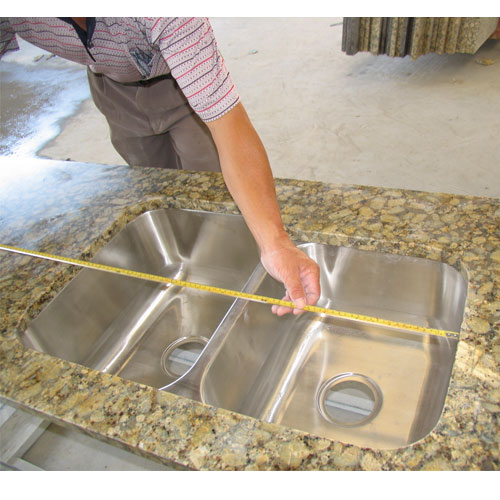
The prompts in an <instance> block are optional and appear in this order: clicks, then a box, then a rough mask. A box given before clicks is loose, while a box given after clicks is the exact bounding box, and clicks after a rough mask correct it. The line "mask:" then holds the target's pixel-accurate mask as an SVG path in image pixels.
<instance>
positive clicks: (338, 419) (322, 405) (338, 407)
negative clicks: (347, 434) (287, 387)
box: [318, 373, 382, 427]
mask: <svg viewBox="0 0 500 500" xmlns="http://www.w3.org/2000/svg"><path fill="white" fill-rule="evenodd" d="M318 406H319V409H320V412H321V414H322V416H323V417H324V418H325V419H326V420H328V421H329V422H331V423H334V424H338V425H343V426H347V427H353V426H359V425H364V424H366V423H368V422H369V421H371V420H372V419H373V418H375V416H376V415H377V414H378V412H379V410H380V407H381V406H382V392H381V390H380V388H379V387H378V385H377V384H376V383H375V382H374V381H373V380H371V379H370V378H368V377H366V376H364V375H359V374H356V373H342V374H340V375H337V376H336V377H334V378H332V379H330V380H328V381H326V382H325V383H324V384H323V386H322V387H321V389H320V391H319V393H318Z"/></svg>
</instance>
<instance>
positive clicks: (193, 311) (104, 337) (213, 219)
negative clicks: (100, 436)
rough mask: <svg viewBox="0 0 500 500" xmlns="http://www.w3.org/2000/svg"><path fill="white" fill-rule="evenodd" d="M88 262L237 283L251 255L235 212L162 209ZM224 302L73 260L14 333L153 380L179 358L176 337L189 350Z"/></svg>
mask: <svg viewBox="0 0 500 500" xmlns="http://www.w3.org/2000/svg"><path fill="white" fill-rule="evenodd" d="M228 242H230V244H228ZM94 261H96V262H99V263H101V264H107V265H111V266H116V267H122V268H126V269H132V270H135V271H140V272H144V273H150V274H159V275H163V276H167V277H169V278H176V279H180V280H183V281H193V282H197V283H202V284H207V285H208V284H210V285H214V286H219V287H222V288H232V287H236V288H241V287H242V286H243V284H244V283H245V282H246V280H247V279H248V277H249V276H250V274H251V273H252V270H253V269H254V267H255V266H256V264H257V263H258V261H259V254H258V249H257V245H256V244H255V242H254V240H253V238H252V236H251V233H250V232H249V231H248V229H247V227H246V226H245V224H243V223H242V220H241V217H239V216H233V215H221V214H211V213H206V212H196V211H188V210H173V209H171V210H156V211H153V212H148V213H146V214H143V215H142V216H140V217H138V218H137V219H135V220H134V221H133V222H131V223H130V224H128V225H127V226H126V227H125V228H124V229H123V230H122V231H121V232H120V233H119V234H118V235H117V236H116V237H115V238H113V240H112V241H111V242H110V243H108V245H107V246H106V247H105V248H103V249H102V250H101V251H100V252H99V253H98V254H97V256H96V258H95V259H94ZM231 302H232V299H231V298H230V297H224V296H220V295H214V294H211V295H209V296H207V295H206V294H205V293H203V292H201V291H198V290H193V289H182V288H179V287H173V286H170V285H164V284H158V283H154V282H148V281H143V280H140V279H135V278H130V277H126V276H120V275H116V274H110V273H106V272H101V271H96V270H93V269H83V270H82V271H80V272H79V274H78V275H77V276H76V277H75V279H74V280H72V282H71V283H69V284H68V286H67V287H66V288H65V289H64V290H63V291H62V292H61V293H60V294H59V295H58V296H57V297H56V298H55V299H54V300H53V301H52V302H51V303H50V304H49V305H48V306H47V308H46V309H45V310H44V311H42V313H41V314H40V315H39V316H38V317H37V318H36V319H35V320H34V321H33V322H32V323H31V324H30V326H29V328H28V329H27V331H26V333H25V336H24V338H23V339H22V340H23V342H24V343H25V344H26V345H27V346H30V347H34V348H35V349H38V350H41V351H44V352H47V353H49V354H52V355H54V356H57V357H60V358H63V359H67V360H69V361H74V362H76V363H80V364H83V365H85V366H89V367H91V368H95V369H97V370H101V371H105V372H107V373H113V374H120V376H122V377H124V378H127V379H130V380H134V381H136V382H140V383H144V384H148V385H151V386H153V387H161V386H163V385H165V384H167V383H170V382H172V381H173V380H175V378H178V376H179V375H180V374H182V373H181V372H180V369H181V364H179V362H176V361H175V360H174V359H173V358H171V357H170V355H172V356H173V357H178V353H179V349H177V350H176V346H178V347H181V346H182V344H180V343H179V340H180V339H183V338H188V339H190V340H191V342H185V343H184V344H183V345H184V346H185V347H189V351H190V352H191V353H194V352H198V353H199V351H200V348H203V347H204V345H205V344H206V341H207V340H208V339H209V338H210V337H211V335H212V334H213V332H214V331H215V329H216V327H217V325H218V324H219V323H220V321H221V320H222V318H223V316H224V314H225V312H226V311H227V309H228V308H229V306H230V305H231ZM63 333H64V334H63ZM164 353H165V355H164ZM162 355H163V358H162ZM162 359H163V360H162Z"/></svg>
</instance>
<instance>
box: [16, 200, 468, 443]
mask: <svg viewBox="0 0 500 500" xmlns="http://www.w3.org/2000/svg"><path fill="white" fill-rule="evenodd" d="M300 248H301V249H302V250H303V251H304V252H306V253H307V254H308V255H310V256H311V257H312V258H313V259H314V260H316V262H318V264H319V265H320V269H321V289H322V296H321V298H320V300H319V303H318V305H320V306H322V307H326V308H332V309H336V310H342V311H346V312H350V313H355V314H359V315H365V316H373V317H379V318H384V319H388V320H392V321H397V322H401V323H410V324H413V325H419V326H424V327H430V328H435V329H442V330H447V331H453V332H459V331H460V325H461V322H462V318H463V313H464V307H465V299H466V281H465V279H464V278H463V277H462V275H461V274H460V273H459V272H457V271H456V270H454V269H453V268H451V267H450V266H448V265H446V264H443V263H440V262H436V261H431V260H426V259H420V258H413V257H404V256H397V255H392V254H383V253H377V252H367V251H361V250H357V249H353V248H344V247H333V246H328V245H319V244H315V243H306V244H303V245H300ZM94 260H95V261H96V262H99V263H103V264H108V265H112V266H117V267H124V268H128V269H133V270H137V271H142V272H146V273H151V274H161V275H164V276H168V277H171V278H177V279H180V280H183V281H193V282H197V283H202V284H209V285H213V286H217V287H221V288H229V289H233V290H239V291H240V290H241V291H244V292H247V293H255V294H258V295H265V296H269V297H275V298H281V297H282V296H283V285H281V284H280V283H278V282H276V281H275V280H274V279H272V278H271V277H270V276H269V275H267V274H266V272H265V270H264V269H263V267H262V266H261V265H260V264H259V253H258V248H257V246H256V244H255V242H254V240H253V238H252V236H251V234H250V232H249V231H248V229H247V227H246V225H245V223H244V221H243V219H242V218H241V217H239V216H234V215H225V214H212V213H207V212H198V211H190V210H174V209H164V210H157V211H153V212H148V213H146V214H143V215H141V216H140V217H138V218H137V219H136V220H134V221H133V222H131V223H130V224H129V225H128V226H127V227H125V228H124V229H123V230H122V231H121V232H120V233H119V234H118V235H117V236H116V237H115V238H114V239H113V240H112V241H111V242H110V243H109V244H108V245H107V246H106V247H105V248H104V249H102V250H101V251H100V252H99V253H98V254H97V255H96V257H95V259H94ZM61 332H64V335H62V333H61ZM22 340H23V342H24V343H25V345H26V346H29V347H32V348H34V349H38V350H40V351H44V352H47V353H49V354H51V355H54V356H57V357H61V358H63V359H67V360H70V361H74V362H77V363H80V364H83V365H85V366H89V367H91V368H94V369H97V370H101V371H104V372H108V373H114V374H119V375H120V376H122V377H124V378H127V379H130V380H134V381H136V382H140V383H144V384H147V385H150V386H152V387H156V388H160V389H163V390H167V391H170V392H173V393H176V394H180V395H183V396H186V397H189V398H192V399H195V400H198V401H202V402H205V403H208V404H211V405H215V406H218V407H221V408H226V409H229V410H232V411H235V412H239V413H242V414H245V415H249V416H252V417H255V418H258V419H261V420H265V421H268V422H274V423H278V424H283V425H287V426H290V427H293V428H297V429H300V430H304V431H306V432H310V433H313V434H316V435H320V436H324V437H328V438H332V439H338V440H341V441H344V442H348V443H352V444H357V445H360V446H368V447H373V448H397V447H402V446H406V445H408V444H411V443H413V442H415V441H418V440H420V439H422V438H423V437H425V436H426V435H427V434H428V433H429V432H430V431H431V430H432V429H433V427H434V426H435V425H436V423H437V422H438V420H439V417H440V415H441V412H442V408H443V404H444V400H445V397H446V394H447V390H448V386H449V380H450V375H451V371H452V367H453V362H454V358H455V351H456V347H457V342H458V340H457V338H456V337H441V336H435V335H429V334H423V333H420V332H415V331H411V330H405V329H404V328H401V329H397V328H393V327H387V326H382V325H378V324H373V323H367V322H362V321H358V320H356V319H345V318H333V317H331V316H325V315H320V314H316V313H310V312H306V313H303V314H302V315H300V316H298V317H297V316H291V315H288V316H285V317H282V318H278V317H277V316H275V315H273V314H272V313H271V308H270V306H269V305H267V304H261V303H256V302H250V301H246V300H243V299H236V300H235V299H232V298H230V297H226V296H220V295H215V294H211V293H207V292H204V291H200V290H193V289H190V288H181V287H177V286H170V285H161V284H157V283H152V282H147V281H143V280H138V279H134V278H129V277H123V276H119V275H114V274H109V273H103V272H100V271H96V270H92V269H84V270H82V271H80V273H79V274H78V275H77V276H76V277H75V279H74V280H72V282H71V283H70V284H69V285H68V286H67V287H66V288H65V289H64V290H62V291H61V293H60V294H59V295H58V296H57V297H56V298H55V299H54V300H53V301H52V302H51V303H50V304H49V305H48V306H47V307H46V308H45V310H44V311H42V312H41V313H40V315H39V316H38V317H37V318H35V320H34V321H33V322H32V323H31V324H30V325H29V327H28V329H27V330H26V332H24V335H23V338H22Z"/></svg>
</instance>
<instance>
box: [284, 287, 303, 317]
mask: <svg viewBox="0 0 500 500" xmlns="http://www.w3.org/2000/svg"><path fill="white" fill-rule="evenodd" d="M285 287H286V289H287V292H288V296H289V297H290V299H291V301H292V302H293V303H294V305H295V309H294V311H293V313H294V314H299V313H300V312H301V310H303V309H304V307H305V305H306V303H307V302H306V293H305V291H304V287H303V286H302V283H301V281H300V280H295V279H293V278H292V279H289V280H288V281H287V282H285Z"/></svg>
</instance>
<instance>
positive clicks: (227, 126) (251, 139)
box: [207, 103, 320, 315]
mask: <svg viewBox="0 0 500 500" xmlns="http://www.w3.org/2000/svg"><path fill="white" fill-rule="evenodd" d="M207 126H208V128H209V130H210V132H211V134H212V137H213V139H214V141H215V144H216V146H217V151H218V153H219V159H220V163H221V169H222V173H223V176H224V180H225V182H226V185H227V187H228V189H229V192H230V193H231V196H232V197H233V199H234V201H235V202H236V204H237V205H238V207H239V209H240V211H241V213H242V214H243V217H244V218H245V221H246V223H247V225H248V227H249V229H250V231H251V232H252V234H253V236H254V238H255V240H256V241H257V244H258V245H259V248H260V250H261V261H262V264H263V265H264V267H265V268H266V270H267V272H268V273H269V274H270V275H271V276H273V277H274V278H275V279H277V280H279V281H281V282H282V283H283V284H284V285H285V288H286V295H285V300H292V301H293V302H294V304H295V306H296V309H295V310H294V313H295V314H298V313H299V312H300V309H302V308H303V307H304V305H306V304H309V305H314V304H315V303H316V302H317V300H318V298H319V295H320V286H319V270H318V266H317V264H316V263H315V262H314V261H313V260H312V259H310V258H309V257H307V256H306V255H305V254H304V253H303V252H301V251H300V250H299V249H298V248H297V247H296V246H295V245H294V244H293V242H292V241H291V240H290V238H289V236H288V235H287V233H286V232H285V229H284V227H283V223H282V220H281V215H280V211H279V206H278V201H277V199H276V191H275V188H274V180H273V176H272V172H271V168H270V166H269V160H268V158H267V154H266V151H265V149H264V146H263V144H262V142H261V140H260V138H259V136H258V135H257V132H256V131H255V129H254V127H253V125H252V124H251V122H250V119H249V118H248V115H247V113H246V111H245V109H244V107H243V105H242V104H241V103H239V104H238V105H237V106H236V107H234V108H233V109H231V110H230V111H229V112H228V113H226V114H225V115H223V116H222V117H221V118H219V119H217V120H214V121H211V122H207ZM273 312H275V313H276V314H278V315H282V314H286V313H288V312H291V309H289V308H285V307H277V306H273Z"/></svg>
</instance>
